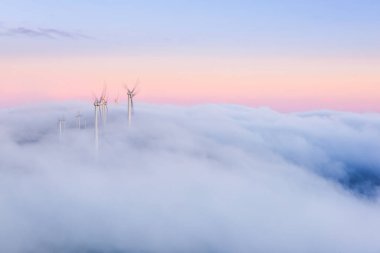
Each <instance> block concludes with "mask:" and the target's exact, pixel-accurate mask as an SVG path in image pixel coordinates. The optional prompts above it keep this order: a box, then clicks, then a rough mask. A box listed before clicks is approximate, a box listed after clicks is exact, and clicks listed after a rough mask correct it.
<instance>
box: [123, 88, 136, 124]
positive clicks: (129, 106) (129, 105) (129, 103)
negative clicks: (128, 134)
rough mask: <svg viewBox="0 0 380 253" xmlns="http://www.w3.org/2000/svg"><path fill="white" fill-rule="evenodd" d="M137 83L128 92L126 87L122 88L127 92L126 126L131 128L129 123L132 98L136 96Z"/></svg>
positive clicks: (131, 111)
mask: <svg viewBox="0 0 380 253" xmlns="http://www.w3.org/2000/svg"><path fill="white" fill-rule="evenodd" d="M137 84H138V83H137V82H136V85H135V87H134V88H133V89H132V90H130V89H129V88H128V86H126V85H125V86H124V88H125V89H126V90H127V95H128V126H131V121H132V113H133V98H134V97H135V96H136V93H135V90H136V87H137Z"/></svg>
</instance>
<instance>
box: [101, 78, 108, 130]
mask: <svg viewBox="0 0 380 253" xmlns="http://www.w3.org/2000/svg"><path fill="white" fill-rule="evenodd" d="M99 102H100V115H101V118H102V125H103V126H105V125H106V122H107V113H108V97H107V86H106V85H104V88H103V91H102V95H101V96H100V99H99Z"/></svg>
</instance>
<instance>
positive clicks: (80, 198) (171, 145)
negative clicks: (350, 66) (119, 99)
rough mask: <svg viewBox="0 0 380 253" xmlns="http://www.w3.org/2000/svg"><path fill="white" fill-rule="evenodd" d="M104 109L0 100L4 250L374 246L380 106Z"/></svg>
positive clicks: (379, 223) (378, 224)
mask: <svg viewBox="0 0 380 253" xmlns="http://www.w3.org/2000/svg"><path fill="white" fill-rule="evenodd" d="M109 109H110V114H109V120H108V124H107V126H106V127H105V128H103V129H102V130H101V136H100V150H99V152H98V153H97V152H96V151H95V150H94V131H93V112H92V108H91V105H87V104H81V103H69V104H49V105H48V104H45V105H35V106H30V107H25V108H11V109H2V110H0V141H1V145H0V203H1V205H0V224H1V226H0V251H1V252H11V253H12V252H292V253H294V252H360V253H363V252H379V251H380V242H379V240H378V231H379V228H380V204H379V185H380V180H379V178H380V115H378V114H352V113H337V112H310V113H302V114H281V113H277V112H274V111H271V110H268V109H252V108H247V107H241V106H232V105H202V106H194V107H175V106H163V105H159V106H158V105H144V104H137V105H136V113H135V115H134V118H133V125H132V128H128V127H127V122H126V118H127V114H126V105H120V106H110V108H109ZM78 110H80V111H81V112H82V113H83V115H84V118H85V119H86V120H87V128H86V129H82V130H78V129H76V122H75V114H76V112H77V111H78ZM62 116H64V117H65V119H66V131H65V132H64V135H63V138H62V139H61V140H60V139H59V137H58V133H57V127H56V125H57V119H58V118H60V117H62Z"/></svg>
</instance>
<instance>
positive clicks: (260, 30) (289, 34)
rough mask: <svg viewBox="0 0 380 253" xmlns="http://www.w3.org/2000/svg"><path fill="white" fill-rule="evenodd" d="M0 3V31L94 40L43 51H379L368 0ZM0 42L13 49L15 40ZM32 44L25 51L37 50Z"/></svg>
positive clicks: (378, 5)
mask: <svg viewBox="0 0 380 253" xmlns="http://www.w3.org/2000/svg"><path fill="white" fill-rule="evenodd" d="M0 5H1V8H0V16H1V20H0V22H1V24H2V26H3V27H6V28H14V27H28V28H33V29H36V28H54V29H59V30H63V31H68V32H80V33H83V34H86V35H88V36H89V37H92V38H94V40H93V41H86V42H85V43H83V44H84V45H81V43H72V42H70V41H69V42H68V41H67V40H63V42H62V41H55V42H54V43H51V42H49V46H48V48H49V47H52V48H53V49H54V48H57V47H58V48H61V47H60V43H65V48H69V49H68V51H70V48H71V49H72V50H74V49H75V50H74V51H75V52H76V53H78V52H80V51H83V52H87V51H88V50H89V49H93V50H94V51H96V52H97V53H101V52H103V51H107V52H109V51H111V52H113V53H120V52H127V53H128V52H140V53H143V52H148V53H152V52H153V53H154V52H160V51H162V52H165V53H172V52H173V53H174V52H177V51H179V52H181V53H197V52H199V53H205V52H207V51H209V52H214V51H216V52H217V53H221V52H222V53H226V54H234V53H242V54H244V53H248V54H250V53H260V54H286V55H287V54H293V53H295V52H296V53H299V54H315V53H317V54H322V55H336V54H338V55H339V54H354V55H355V54H359V55H363V54H364V55H373V54H377V52H376V51H377V50H379V47H380V46H379V37H380V35H379V32H378V28H379V27H380V18H379V15H378V13H380V2H379V1H370V0H364V1H352V0H349V1H343V0H338V1H336V0H335V1H324V0H322V1H306V0H305V1H300V0H298V1H295V0H283V1H279V0H277V1H274V0H269V1H85V0H79V1H70V0H69V1H47V0H37V1H25V0H24V1H20V0H12V1H10V0H3V1H1V4H0ZM1 39H2V40H5V41H6V42H5V43H8V45H10V44H13V45H14V47H16V49H19V48H17V45H18V43H17V39H16V38H4V37H3V38H1ZM3 43H4V41H3ZM33 44H34V42H33V43H31V44H29V45H27V46H26V47H27V48H29V47H30V50H31V51H33V50H36V49H37V50H41V48H39V47H40V46H39V45H40V44H39V45H35V47H33ZM36 44H37V43H36ZM42 44H43V43H42ZM22 46H23V47H24V48H25V45H22ZM42 48H44V49H47V48H46V45H43V46H42ZM16 49H15V50H14V51H15V52H17V50H16ZM9 50H11V51H12V47H11V48H7V49H6V51H9ZM1 51H4V47H3V50H1ZM52 51H54V50H52Z"/></svg>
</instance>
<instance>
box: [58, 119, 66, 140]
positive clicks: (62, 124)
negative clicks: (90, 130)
mask: <svg viewBox="0 0 380 253" xmlns="http://www.w3.org/2000/svg"><path fill="white" fill-rule="evenodd" d="M64 129H65V119H64V118H60V119H59V120H58V132H59V139H60V140H62V136H63V131H64Z"/></svg>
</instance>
